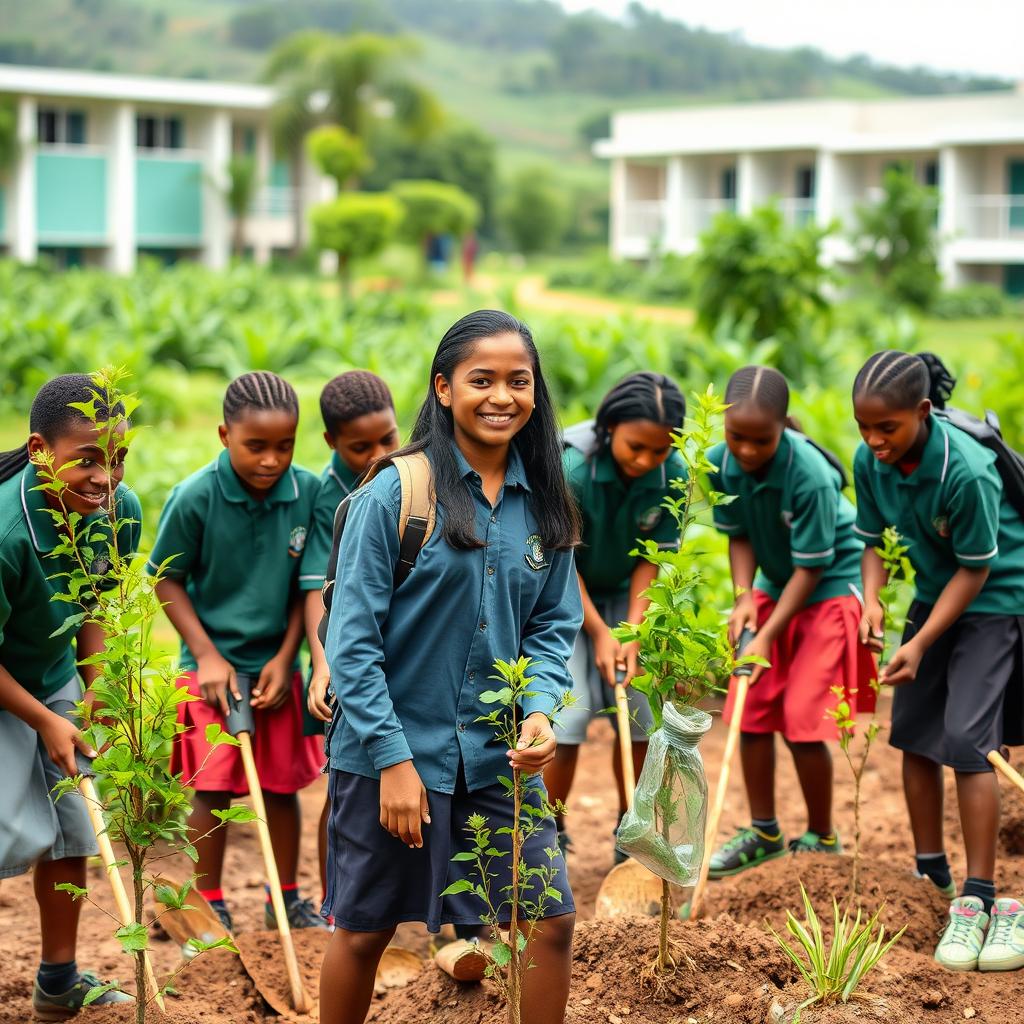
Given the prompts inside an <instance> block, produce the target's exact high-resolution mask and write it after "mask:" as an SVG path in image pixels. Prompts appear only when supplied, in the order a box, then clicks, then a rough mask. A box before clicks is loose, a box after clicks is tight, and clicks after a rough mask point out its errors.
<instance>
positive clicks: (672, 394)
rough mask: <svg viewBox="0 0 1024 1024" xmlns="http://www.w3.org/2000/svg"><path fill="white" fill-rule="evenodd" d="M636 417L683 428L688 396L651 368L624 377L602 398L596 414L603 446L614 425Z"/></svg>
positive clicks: (676, 428)
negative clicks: (685, 396) (684, 395)
mask: <svg viewBox="0 0 1024 1024" xmlns="http://www.w3.org/2000/svg"><path fill="white" fill-rule="evenodd" d="M636 420H650V421H651V423H657V424H658V425H659V426H663V427H668V428H670V429H671V430H679V429H681V428H682V426H683V423H684V422H685V420H686V399H685V398H684V397H683V393H682V391H680V390H679V386H678V385H677V384H676V382H675V381H674V380H672V378H671V377H666V376H665V374H663V373H653V372H652V371H650V370H641V371H640V372H639V373H631V374H630V375H629V376H628V377H623V379H622V380H620V381H619V383H618V384H616V385H615V387H613V388H612V389H611V391H609V392H608V394H607V395H605V396H604V398H603V399H602V400H601V404H600V405H599V406H598V408H597V412H596V413H595V414H594V433H595V434H596V435H597V439H598V442H599V443H600V444H601V445H604V444H607V442H608V435H609V432H610V430H611V428H612V427H614V426H615V425H616V424H618V423H630V422H633V421H636Z"/></svg>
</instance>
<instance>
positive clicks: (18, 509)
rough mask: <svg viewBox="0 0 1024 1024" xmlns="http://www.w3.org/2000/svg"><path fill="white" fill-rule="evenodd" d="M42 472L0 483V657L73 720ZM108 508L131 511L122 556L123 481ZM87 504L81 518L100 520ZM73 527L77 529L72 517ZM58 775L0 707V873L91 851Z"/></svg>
mask: <svg viewBox="0 0 1024 1024" xmlns="http://www.w3.org/2000/svg"><path fill="white" fill-rule="evenodd" d="M41 483H42V480H41V478H40V476H39V474H38V472H37V470H36V467H35V466H34V465H31V464H29V465H28V466H26V467H25V469H24V470H23V471H22V472H21V473H19V474H18V475H17V476H14V477H12V478H11V479H10V480H6V481H4V483H2V484H0V664H2V665H3V667H4V668H5V669H6V670H7V671H8V672H9V673H10V674H11V675H12V676H13V677H14V679H15V680H16V681H17V682H18V684H19V685H21V686H23V687H24V688H25V689H26V690H27V691H28V692H29V693H30V694H32V696H34V697H35V698H36V699H37V700H39V701H40V702H41V703H43V704H45V705H46V706H47V707H49V708H50V709H51V710H53V711H54V712H56V713H57V714H63V715H65V717H67V718H69V719H71V720H72V721H73V720H75V716H74V705H75V703H77V702H78V701H80V700H81V699H82V683H81V680H80V679H79V677H78V668H77V665H76V664H75V651H74V647H73V644H72V640H73V634H70V633H62V634H61V635H60V636H53V635H52V634H53V633H54V631H55V630H57V629H59V628H60V627H61V626H62V625H63V623H64V620H65V618H66V617H67V616H68V615H70V614H72V613H73V612H74V611H75V608H76V606H74V605H71V604H68V603H66V602H63V601H54V600H53V597H54V595H55V594H58V593H60V592H61V591H62V590H64V589H65V586H66V581H65V580H64V579H61V578H56V579H54V578H52V577H54V576H56V575H57V574H60V573H66V572H70V571H71V570H72V568H73V563H72V560H71V558H70V556H68V555H56V556H54V555H52V554H51V552H52V551H53V549H54V548H55V547H56V546H57V544H58V542H59V537H58V533H57V526H56V524H55V523H54V521H53V517H52V516H51V514H50V511H49V506H48V505H47V504H46V499H45V497H44V492H42V491H37V490H34V489H33V488H35V487H37V486H39V484H41ZM114 500H115V502H116V508H117V515H118V517H119V518H121V519H131V520H133V522H131V523H126V524H125V525H124V526H122V527H121V529H120V530H119V531H118V535H117V545H118V550H119V551H120V552H121V553H122V554H123V555H125V556H126V557H130V556H131V555H132V554H133V553H134V552H135V550H136V549H137V547H138V543H139V535H140V532H141V523H142V509H141V507H140V505H139V500H138V498H137V497H136V496H135V494H134V492H133V491H131V490H130V489H129V488H127V487H125V486H124V485H123V484H122V485H120V486H119V487H118V488H117V490H116V491H115V492H114ZM107 521H108V520H107V514H106V513H105V512H96V513H95V514H94V515H92V516H90V517H88V519H87V520H86V522H87V523H93V522H95V523H103V522H107ZM79 529H80V530H82V529H85V525H84V524H80V526H79ZM62 777H63V773H62V772H61V771H60V769H59V768H58V767H57V766H56V765H55V764H54V763H53V761H51V760H50V757H49V755H48V754H47V752H46V748H45V747H44V746H43V743H42V740H41V739H40V737H39V735H38V734H37V733H36V732H35V730H33V729H31V728H29V726H28V725H26V724H25V723H24V722H23V721H22V720H21V719H20V718H17V717H16V716H15V715H13V714H11V713H10V712H9V711H2V710H0V778H2V779H3V783H4V784H3V789H2V792H0V822H2V823H3V824H2V826H0V878H6V877H10V876H12V875H18V874H22V873H24V872H25V871H28V870H29V869H30V868H31V867H32V865H33V864H35V863H36V862H37V861H39V860H62V859H64V858H65V857H86V856H91V855H92V854H95V853H96V852H97V847H96V837H95V833H94V832H93V830H92V826H91V825H90V823H89V816H88V814H87V812H86V808H85V804H84V802H83V801H82V798H81V797H80V796H79V795H78V794H77V793H70V794H68V795H67V796H63V797H61V799H60V800H59V801H54V800H53V798H52V797H51V795H50V790H51V789H52V787H53V786H54V785H56V784H57V782H58V781H59V780H60V779H61V778H62Z"/></svg>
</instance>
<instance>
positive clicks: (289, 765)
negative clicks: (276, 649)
mask: <svg viewBox="0 0 1024 1024" xmlns="http://www.w3.org/2000/svg"><path fill="white" fill-rule="evenodd" d="M178 686H180V687H183V688H184V689H187V690H188V692H189V693H191V694H192V696H194V697H199V700H190V701H184V702H183V703H181V704H179V705H178V721H179V722H180V723H181V724H182V725H185V726H188V729H187V730H186V731H185V732H183V733H180V734H179V735H177V736H175V737H174V746H173V748H172V750H171V771H172V772H174V773H178V772H180V773H181V776H182V779H183V780H184V781H185V783H186V785H188V786H190V787H191V788H192V789H196V790H199V791H201V792H221V793H231V794H233V795H234V796H245V795H246V794H247V793H248V792H249V786H248V784H247V783H246V781H245V769H244V768H243V766H242V754H241V751H240V750H239V749H238V747H234V746H230V745H229V744H223V745H222V746H218V747H215V748H214V750H213V751H212V753H211V751H210V745H209V744H208V743H207V742H206V739H205V735H206V727H207V726H208V725H212V724H214V723H216V724H217V725H219V726H221V727H222V728H223V727H224V724H225V723H224V716H223V715H222V714H221V711H220V708H215V707H212V706H211V705H209V704H207V703H206V701H205V700H203V699H202V697H201V696H200V694H199V680H198V675H197V673H196V672H186V673H185V674H184V675H182V676H181V677H180V678H179V679H178ZM253 717H254V719H255V723H256V731H255V733H254V735H253V737H252V753H253V760H254V761H255V762H256V774H257V775H258V776H259V780H260V785H261V786H262V787H263V788H264V789H265V790H266V791H267V792H268V793H297V792H298V791H299V790H300V789H304V788H305V787H306V786H308V785H309V784H310V783H311V782H313V781H314V780H315V779H316V778H317V777H318V776H319V775H320V769H321V768H323V765H324V761H325V760H326V758H325V756H324V738H323V736H303V735H302V677H301V675H300V674H299V673H298V672H296V673H295V675H294V677H293V678H292V692H291V696H290V697H289V698H288V699H287V700H286V701H285V702H284V703H283V704H282V705H281V706H280V707H279V708H275V709H274V710H273V711H264V710H263V709H261V708H255V709H254V710H253ZM204 761H205V763H204Z"/></svg>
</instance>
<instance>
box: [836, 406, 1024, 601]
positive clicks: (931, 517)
mask: <svg viewBox="0 0 1024 1024" xmlns="http://www.w3.org/2000/svg"><path fill="white" fill-rule="evenodd" d="M928 423H929V426H930V431H929V434H928V440H927V441H926V442H925V446H924V451H923V452H922V454H921V463H920V465H919V466H918V467H917V469H915V470H914V472H913V473H911V474H910V475H909V476H904V475H903V474H902V473H901V472H900V471H899V470H898V469H897V468H896V467H895V466H887V465H885V464H884V463H882V462H879V461H878V459H876V458H875V457H874V456H873V455H872V454H871V451H870V449H869V448H868V446H867V445H865V444H862V445H861V446H860V447H859V448H858V449H857V454H856V456H855V457H854V460H853V476H854V482H855V483H856V487H857V533H859V534H860V535H861V536H862V537H863V538H864V539H865V540H866V541H867V542H868V543H872V544H877V543H878V542H879V540H880V538H881V535H882V531H883V530H884V529H885V528H886V527H887V526H893V527H895V528H896V529H897V530H898V531H899V533H900V535H901V536H902V537H903V543H904V544H906V545H907V548H908V550H907V555H908V557H909V558H910V561H911V564H912V565H913V566H914V570H915V572H916V573H917V577H916V580H915V584H916V587H917V596H918V598H919V599H920V600H921V601H924V602H926V603H927V604H934V603H935V602H936V601H937V600H938V598H939V595H940V594H941V593H942V591H943V589H944V588H945V586H946V584H947V583H948V582H949V581H950V579H951V578H952V576H953V574H954V573H955V572H956V571H957V569H959V568H960V567H961V566H968V567H980V566H988V567H989V575H988V579H986V580H985V585H984V586H983V587H982V588H981V593H980V594H978V596H977V597H976V598H975V599H974V600H973V601H972V602H971V604H970V605H969V606H968V608H967V611H969V612H984V613H987V614H991V615H1024V522H1022V521H1021V517H1020V515H1019V514H1018V513H1017V512H1016V511H1015V510H1014V508H1013V507H1012V506H1011V505H1010V503H1009V501H1007V500H1006V498H1005V497H1004V495H1003V481H1002V479H1001V478H1000V476H999V470H998V469H996V464H995V461H996V457H995V453H994V452H990V451H989V450H988V449H987V448H985V447H983V446H982V445H980V444H979V443H978V442H977V441H975V440H974V438H972V437H968V436H967V434H965V433H964V432H963V431H962V430H957V429H956V427H952V426H948V425H947V424H945V423H943V422H942V421H941V420H938V419H936V418H935V417H934V416H932V417H930V418H929V420H928Z"/></svg>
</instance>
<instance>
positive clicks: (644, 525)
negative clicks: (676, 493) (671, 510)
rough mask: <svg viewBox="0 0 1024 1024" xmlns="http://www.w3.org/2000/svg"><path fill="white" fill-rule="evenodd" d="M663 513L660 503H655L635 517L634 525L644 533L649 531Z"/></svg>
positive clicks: (658, 521)
mask: <svg viewBox="0 0 1024 1024" xmlns="http://www.w3.org/2000/svg"><path fill="white" fill-rule="evenodd" d="M664 514H665V511H664V509H663V508H662V507H661V506H660V505H655V506H653V507H652V508H649V509H648V510H647V511H646V512H644V513H642V514H641V515H640V516H638V517H637V521H636V525H637V526H638V527H639V528H640V529H641V530H643V532H644V533H649V532H650V531H651V530H653V529H654V528H655V527H656V526H657V525H658V523H660V522H661V517H662V516H663V515H664Z"/></svg>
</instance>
